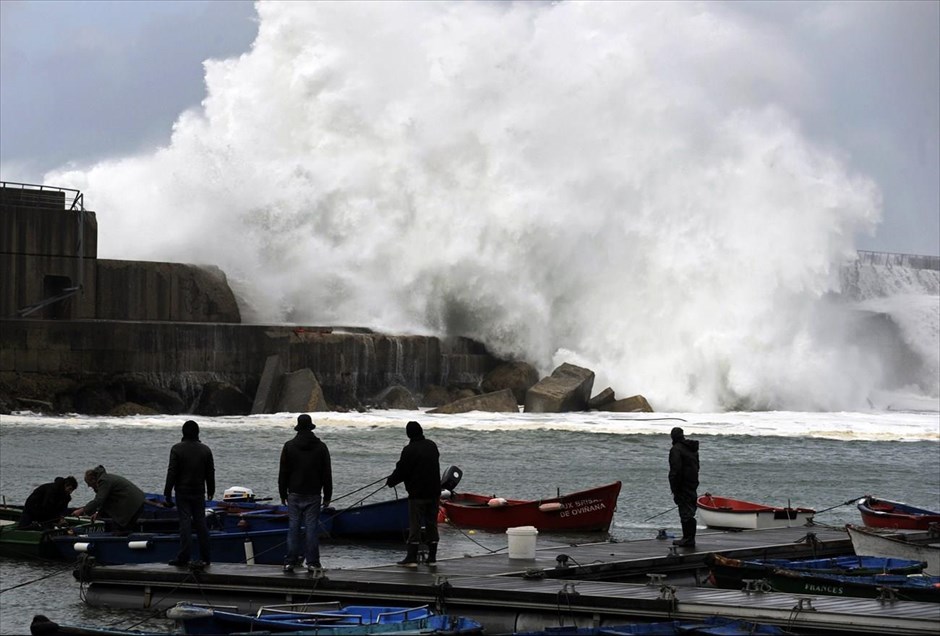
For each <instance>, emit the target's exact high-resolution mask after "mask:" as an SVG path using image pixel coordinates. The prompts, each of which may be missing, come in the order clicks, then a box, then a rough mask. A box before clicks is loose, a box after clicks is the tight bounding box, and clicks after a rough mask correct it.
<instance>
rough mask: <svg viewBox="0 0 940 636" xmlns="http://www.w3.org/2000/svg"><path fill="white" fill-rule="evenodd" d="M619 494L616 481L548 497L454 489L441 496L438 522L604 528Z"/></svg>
mask: <svg viewBox="0 0 940 636" xmlns="http://www.w3.org/2000/svg"><path fill="white" fill-rule="evenodd" d="M619 495H620V482H619V481H615V482H614V483H612V484H607V485H606V486H599V487H597V488H591V489H590V490H582V491H581V492H573V493H571V494H570V495H560V496H558V497H552V498H550V499H534V500H521V499H504V498H502V497H496V496H495V495H494V496H489V495H475V494H471V493H454V494H453V495H451V497H450V498H448V499H441V508H440V513H439V515H438V522H440V523H452V524H453V525H455V526H461V527H465V528H481V529H484V530H505V529H507V528H516V527H519V526H535V528H536V529H538V530H539V532H552V531H555V532H557V531H569V532H607V530H608V529H609V528H610V522H611V520H612V519H613V517H614V510H616V509H617V497H618V496H619Z"/></svg>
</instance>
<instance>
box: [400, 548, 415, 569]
mask: <svg viewBox="0 0 940 636" xmlns="http://www.w3.org/2000/svg"><path fill="white" fill-rule="evenodd" d="M397 565H400V566H402V567H405V568H416V567H418V544H417V543H409V544H408V554H406V555H405V558H404V559H402V560H401V561H399V562H398V563H397Z"/></svg>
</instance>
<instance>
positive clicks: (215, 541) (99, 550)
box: [52, 527, 287, 565]
mask: <svg viewBox="0 0 940 636" xmlns="http://www.w3.org/2000/svg"><path fill="white" fill-rule="evenodd" d="M52 542H53V545H55V547H56V549H57V551H58V554H59V556H60V557H62V558H64V559H67V560H74V559H75V558H76V557H77V556H78V555H80V554H89V555H91V556H93V557H95V559H96V560H97V561H98V562H99V563H107V564H123V563H159V562H163V563H166V562H168V561H169V560H170V559H173V558H175V557H176V555H177V553H178V552H179V547H180V538H179V533H175V534H154V533H145V532H135V533H131V534H129V535H128V534H120V533H115V532H96V533H89V534H81V535H67V536H59V537H53V539H52ZM209 542H210V546H211V550H212V561H213V562H214V563H258V564H266V565H277V564H281V563H283V562H284V555H285V553H286V552H287V528H286V527H284V528H282V529H280V530H261V531H254V532H224V531H210V532H209ZM193 546H194V556H199V557H200V558H201V555H199V548H198V541H196V537H195V535H193Z"/></svg>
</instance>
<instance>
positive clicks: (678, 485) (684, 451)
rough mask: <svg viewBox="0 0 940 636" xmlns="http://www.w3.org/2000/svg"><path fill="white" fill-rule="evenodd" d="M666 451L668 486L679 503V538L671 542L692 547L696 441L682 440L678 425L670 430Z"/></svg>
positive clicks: (695, 494) (696, 478) (696, 489)
mask: <svg viewBox="0 0 940 636" xmlns="http://www.w3.org/2000/svg"><path fill="white" fill-rule="evenodd" d="M671 435H672V448H671V449H670V450H669V488H670V490H672V500H673V501H675V502H676V505H677V506H679V519H680V521H681V522H682V538H681V539H676V540H675V541H673V542H672V543H673V544H674V545H678V546H683V547H688V548H693V547H695V503H696V500H697V499H698V441H697V440H694V439H686V438H685V433H684V432H683V430H682V429H681V428H679V427H678V426H677V427H675V428H674V429H672V433H671Z"/></svg>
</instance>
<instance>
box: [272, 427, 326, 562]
mask: <svg viewBox="0 0 940 636" xmlns="http://www.w3.org/2000/svg"><path fill="white" fill-rule="evenodd" d="M315 428H316V424H314V423H313V420H311V419H310V416H309V415H307V414H306V413H301V414H300V415H298V416H297V426H295V427H294V430H295V431H297V435H295V436H294V438H293V439H291V440H289V441H288V442H286V443H285V444H284V448H283V449H282V450H281V464H280V470H279V471H278V474H277V489H278V492H279V493H280V495H281V502H282V503H284V504H285V505H287V516H288V523H289V524H290V525H289V530H288V533H287V557H286V558H285V559H284V572H286V573H290V572H293V571H294V568H295V567H296V566H297V565H299V564H300V545H301V542H300V526H301V523H302V524H303V525H304V526H305V531H306V532H305V535H304V539H305V543H304V556H305V557H306V560H307V571H308V572H315V571H316V570H319V569H320V567H322V566H321V565H320V541H319V538H318V537H317V531H318V530H319V522H320V509H321V507H322V508H326V507H327V506H329V505H330V501H331V500H332V498H333V468H332V466H331V465H330V451H329V449H328V448H327V447H326V444H324V443H323V442H322V441H321V440H320V438H318V437H317V436H316V435H314V434H313V429H315ZM321 492H322V495H323V499H322V503H323V505H322V506H321V505H320V503H321V499H320V495H321Z"/></svg>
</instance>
